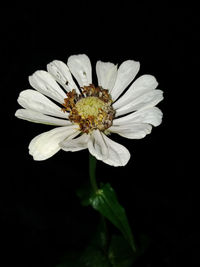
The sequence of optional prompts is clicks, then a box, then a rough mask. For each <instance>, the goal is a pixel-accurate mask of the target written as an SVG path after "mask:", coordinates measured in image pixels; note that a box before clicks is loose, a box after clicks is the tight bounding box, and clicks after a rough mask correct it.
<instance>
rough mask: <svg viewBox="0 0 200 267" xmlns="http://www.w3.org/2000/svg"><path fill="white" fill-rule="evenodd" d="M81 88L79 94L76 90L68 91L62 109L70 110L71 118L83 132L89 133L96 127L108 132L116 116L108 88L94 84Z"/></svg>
mask: <svg viewBox="0 0 200 267" xmlns="http://www.w3.org/2000/svg"><path fill="white" fill-rule="evenodd" d="M80 90H81V94H77V93H76V91H75V90H72V91H71V92H69V93H67V98H65V99H64V101H65V103H64V104H63V106H64V108H63V109H62V110H63V111H64V112H69V120H70V121H71V122H72V123H74V124H78V125H79V128H80V131H82V132H83V133H87V134H88V133H91V132H92V131H93V130H95V129H99V130H100V131H103V132H104V133H106V132H107V131H106V130H107V129H108V128H109V127H110V126H111V125H112V121H113V118H114V116H115V110H114V109H113V107H112V99H111V96H110V94H109V93H108V90H107V89H103V88H102V87H95V86H94V85H93V84H91V85H89V86H84V87H83V88H80Z"/></svg>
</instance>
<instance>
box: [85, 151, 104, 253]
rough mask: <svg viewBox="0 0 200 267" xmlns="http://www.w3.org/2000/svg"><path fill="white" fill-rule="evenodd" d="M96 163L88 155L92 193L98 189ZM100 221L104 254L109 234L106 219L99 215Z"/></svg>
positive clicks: (93, 158) (94, 159)
mask: <svg viewBox="0 0 200 267" xmlns="http://www.w3.org/2000/svg"><path fill="white" fill-rule="evenodd" d="M96 163H97V160H96V158H95V157H93V156H92V155H91V154H90V153H89V174H90V183H91V186H92V190H93V191H94V193H96V192H97V191H98V190H99V188H98V185H97V182H96ZM100 216H101V219H102V224H103V228H104V234H105V240H104V242H103V243H104V244H103V245H104V249H105V252H107V250H108V245H109V233H108V228H107V224H106V219H105V217H104V216H103V215H101V214H100Z"/></svg>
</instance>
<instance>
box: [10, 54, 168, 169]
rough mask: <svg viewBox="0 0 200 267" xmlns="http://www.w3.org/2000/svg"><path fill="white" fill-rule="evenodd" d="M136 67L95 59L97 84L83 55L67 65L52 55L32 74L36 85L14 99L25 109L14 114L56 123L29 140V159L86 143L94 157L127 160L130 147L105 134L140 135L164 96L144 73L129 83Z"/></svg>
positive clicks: (154, 121) (154, 119) (155, 119)
mask: <svg viewBox="0 0 200 267" xmlns="http://www.w3.org/2000/svg"><path fill="white" fill-rule="evenodd" d="M139 67H140V64H139V62H136V61H133V60H127V61H124V62H123V63H122V64H121V65H120V66H119V68H117V66H116V65H114V64H113V63H110V62H102V61H98V62H97V64H96V73H97V78H98V86H95V85H94V84H93V83H92V68H91V63H90V60H89V58H88V57H87V56H86V55H84V54H83V55H74V56H70V57H69V59H68V62H67V65H66V64H65V63H63V62H62V61H58V60H54V61H52V62H51V63H49V64H48V65H47V70H48V71H36V72H35V73H34V74H33V75H32V76H30V77H29V82H30V84H31V86H32V87H33V88H34V89H36V90H33V89H28V90H25V91H22V92H21V93H20V95H19V98H18V103H19V104H20V105H21V106H22V107H23V109H18V110H17V111H16V113H15V115H16V116H17V117H18V118H20V119H24V120H28V121H32V122H37V123H44V124H50V125H54V126H59V127H56V128H54V129H52V130H50V131H48V132H45V133H42V134H40V135H38V136H36V137H35V138H33V139H32V141H31V142H30V144H29V153H30V154H31V155H32V156H33V158H34V159H35V160H45V159H48V158H50V157H52V156H53V155H54V154H55V153H57V152H58V151H59V150H60V149H63V150H65V151H79V150H82V149H86V148H88V150H89V152H90V153H91V154H92V155H93V156H95V157H96V158H97V159H98V160H102V161H103V162H105V163H107V164H109V165H113V166H124V165H126V163H127V162H128V161H129V159H130V153H129V151H128V150H127V149H126V148H125V147H124V146H122V145H121V144H118V143H116V142H114V141H113V140H111V139H110V138H109V137H108V135H109V134H111V133H117V134H119V135H121V136H123V137H126V138H129V139H140V138H143V137H145V136H146V135H147V134H149V133H150V132H151V129H152V126H158V125H159V124H160V123H161V121H162V112H161V111H160V109H158V108H157V107H155V106H156V105H157V104H158V103H159V102H160V101H161V100H162V99H163V92H162V91H161V90H158V89H156V87H157V85H158V83H157V81H156V79H155V77H154V76H152V75H143V76H140V77H139V78H137V79H136V80H135V81H134V82H133V83H132V81H133V80H134V78H135V76H136V75H137V73H138V71H139ZM72 75H73V77H72ZM74 79H75V80H74ZM76 82H77V83H76ZM77 84H78V85H77ZM127 87H128V89H127ZM126 89H127V90H126ZM125 90H126V91H125ZM121 95H122V96H121ZM50 99H52V100H54V101H56V102H57V104H55V103H54V102H53V101H51V100H50Z"/></svg>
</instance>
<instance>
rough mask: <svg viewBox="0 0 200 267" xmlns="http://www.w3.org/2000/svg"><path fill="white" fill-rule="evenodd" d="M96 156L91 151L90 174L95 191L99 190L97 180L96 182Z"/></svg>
mask: <svg viewBox="0 0 200 267" xmlns="http://www.w3.org/2000/svg"><path fill="white" fill-rule="evenodd" d="M96 162H97V160H96V158H95V157H93V156H92V155H91V154H90V153H89V174H90V182H91V186H92V189H93V191H94V193H96V192H97V190H98V186H97V182H96V173H95V172H96Z"/></svg>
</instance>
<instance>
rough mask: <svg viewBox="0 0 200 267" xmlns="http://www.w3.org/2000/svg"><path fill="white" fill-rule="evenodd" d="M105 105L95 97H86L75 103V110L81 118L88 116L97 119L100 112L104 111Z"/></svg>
mask: <svg viewBox="0 0 200 267" xmlns="http://www.w3.org/2000/svg"><path fill="white" fill-rule="evenodd" d="M104 105H105V103H104V102H103V101H102V100H101V99H99V98H98V97H95V96H88V97H85V98H82V99H80V100H79V101H78V102H77V103H76V109H77V111H78V113H79V115H81V117H82V118H85V119H86V118H88V117H89V116H93V117H98V116H99V113H100V110H102V109H104Z"/></svg>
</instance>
